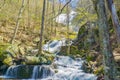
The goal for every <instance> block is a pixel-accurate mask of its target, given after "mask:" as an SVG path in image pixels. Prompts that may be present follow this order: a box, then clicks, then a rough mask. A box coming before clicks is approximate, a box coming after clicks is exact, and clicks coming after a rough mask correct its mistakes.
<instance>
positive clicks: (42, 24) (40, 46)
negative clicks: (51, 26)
mask: <svg viewBox="0 0 120 80" xmlns="http://www.w3.org/2000/svg"><path fill="white" fill-rule="evenodd" d="M45 4H46V0H44V1H43V11H42V22H41V30H40V42H39V46H38V47H39V51H38V54H40V53H41V54H42V41H43V32H44V19H45ZM38 54H37V55H38Z"/></svg>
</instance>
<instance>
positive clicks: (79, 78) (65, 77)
mask: <svg viewBox="0 0 120 80" xmlns="http://www.w3.org/2000/svg"><path fill="white" fill-rule="evenodd" d="M64 45H66V44H65V41H61V40H60V41H55V42H54V41H53V42H51V43H49V45H48V44H46V45H44V50H48V48H50V51H53V52H56V51H57V52H59V50H58V49H61V48H60V47H61V46H64ZM56 46H57V48H56ZM52 49H53V50H52ZM54 50H55V51H54ZM83 62H84V60H82V59H81V58H75V59H73V58H71V57H69V56H60V55H56V57H55V59H54V61H53V63H52V64H51V65H17V66H11V67H9V68H8V70H7V72H6V75H5V76H6V77H4V78H14V79H30V80H36V79H40V80H96V79H97V76H95V75H94V74H90V73H85V72H84V71H83V70H82V67H83V65H82V64H83Z"/></svg>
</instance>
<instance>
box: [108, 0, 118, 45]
mask: <svg viewBox="0 0 120 80" xmlns="http://www.w3.org/2000/svg"><path fill="white" fill-rule="evenodd" d="M106 1H107V4H108V9H109V10H110V13H111V17H112V21H113V25H114V29H115V32H116V36H117V42H118V46H120V23H119V18H118V16H117V11H116V8H115V4H114V3H113V0H106Z"/></svg>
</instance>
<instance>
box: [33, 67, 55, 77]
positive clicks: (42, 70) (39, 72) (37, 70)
mask: <svg viewBox="0 0 120 80" xmlns="http://www.w3.org/2000/svg"><path fill="white" fill-rule="evenodd" d="M53 74H54V72H53V71H52V70H51V68H50V67H49V66H46V65H42V66H39V65H38V66H34V68H33V73H32V79H41V78H47V77H48V76H53Z"/></svg>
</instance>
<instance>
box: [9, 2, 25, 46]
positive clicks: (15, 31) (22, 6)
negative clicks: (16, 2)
mask: <svg viewBox="0 0 120 80" xmlns="http://www.w3.org/2000/svg"><path fill="white" fill-rule="evenodd" d="M24 3H25V0H22V5H21V8H20V10H19V13H18V18H17V21H16V27H15V30H14V34H13V37H12V38H11V40H10V43H11V44H13V43H14V40H15V37H16V34H17V31H18V27H19V24H20V19H21V16H22V12H23V10H24Z"/></svg>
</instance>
